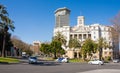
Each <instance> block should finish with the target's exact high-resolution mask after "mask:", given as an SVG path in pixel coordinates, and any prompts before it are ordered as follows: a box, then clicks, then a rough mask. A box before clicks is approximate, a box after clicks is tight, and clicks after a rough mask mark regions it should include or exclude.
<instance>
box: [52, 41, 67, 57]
mask: <svg viewBox="0 0 120 73" xmlns="http://www.w3.org/2000/svg"><path fill="white" fill-rule="evenodd" d="M51 47H52V52H53V53H54V58H57V55H62V54H64V53H65V51H64V50H63V49H62V47H61V42H60V41H58V40H52V42H51Z"/></svg>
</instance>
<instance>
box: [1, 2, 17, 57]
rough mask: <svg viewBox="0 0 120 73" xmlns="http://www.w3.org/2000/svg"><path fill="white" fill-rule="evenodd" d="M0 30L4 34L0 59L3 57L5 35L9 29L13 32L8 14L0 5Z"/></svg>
mask: <svg viewBox="0 0 120 73" xmlns="http://www.w3.org/2000/svg"><path fill="white" fill-rule="evenodd" d="M0 28H1V30H3V32H4V37H3V48H2V57H4V50H5V41H6V34H7V32H8V30H9V29H11V30H12V31H14V29H15V27H14V25H13V21H12V20H11V19H10V18H9V17H8V12H7V10H6V7H5V6H3V5H1V4H0Z"/></svg>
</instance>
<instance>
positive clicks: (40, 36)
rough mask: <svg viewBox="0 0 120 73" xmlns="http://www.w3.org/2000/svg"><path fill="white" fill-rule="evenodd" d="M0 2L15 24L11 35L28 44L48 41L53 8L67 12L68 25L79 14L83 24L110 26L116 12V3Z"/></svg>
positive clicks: (119, 6)
mask: <svg viewBox="0 0 120 73" xmlns="http://www.w3.org/2000/svg"><path fill="white" fill-rule="evenodd" d="M0 3H1V4H3V5H5V6H6V7H7V10H8V13H9V17H10V18H11V19H12V20H13V21H14V22H15V23H14V25H15V27H16V29H15V31H14V32H13V33H12V35H16V36H18V37H19V38H20V39H21V40H23V41H24V42H26V43H29V44H32V42H33V41H34V40H39V41H42V42H45V41H51V38H52V35H53V28H54V26H55V18H54V11H55V10H56V9H57V8H61V7H67V8H69V9H70V10H71V14H70V26H74V25H76V23H77V17H78V16H80V15H83V16H85V24H87V25H89V24H92V23H100V24H103V25H110V24H111V22H110V20H111V19H112V18H113V17H114V16H115V15H116V14H117V13H118V12H119V10H120V0H0Z"/></svg>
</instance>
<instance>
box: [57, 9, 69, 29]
mask: <svg viewBox="0 0 120 73" xmlns="http://www.w3.org/2000/svg"><path fill="white" fill-rule="evenodd" d="M69 15H70V10H69V9H67V8H66V7H63V8H59V9H57V10H56V11H55V28H57V27H63V26H69Z"/></svg>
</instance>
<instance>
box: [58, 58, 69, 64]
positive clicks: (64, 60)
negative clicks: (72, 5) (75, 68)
mask: <svg viewBox="0 0 120 73" xmlns="http://www.w3.org/2000/svg"><path fill="white" fill-rule="evenodd" d="M56 62H64V63H68V58H58V59H56Z"/></svg>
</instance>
